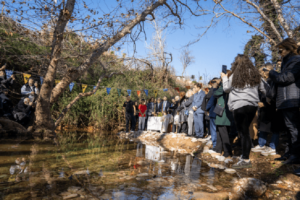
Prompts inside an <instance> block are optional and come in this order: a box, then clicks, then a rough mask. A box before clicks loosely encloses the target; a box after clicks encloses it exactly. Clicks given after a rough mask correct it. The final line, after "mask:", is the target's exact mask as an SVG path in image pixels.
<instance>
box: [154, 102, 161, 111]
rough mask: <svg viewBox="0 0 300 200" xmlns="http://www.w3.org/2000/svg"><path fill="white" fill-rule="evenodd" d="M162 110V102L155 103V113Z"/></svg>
mask: <svg viewBox="0 0 300 200" xmlns="http://www.w3.org/2000/svg"><path fill="white" fill-rule="evenodd" d="M159 112H162V102H160V103H156V108H155V113H159Z"/></svg>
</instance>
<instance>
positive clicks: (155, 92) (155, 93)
mask: <svg viewBox="0 0 300 200" xmlns="http://www.w3.org/2000/svg"><path fill="white" fill-rule="evenodd" d="M154 96H155V98H156V97H157V90H154Z"/></svg>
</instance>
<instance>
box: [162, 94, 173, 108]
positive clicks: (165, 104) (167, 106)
mask: <svg viewBox="0 0 300 200" xmlns="http://www.w3.org/2000/svg"><path fill="white" fill-rule="evenodd" d="M170 106H171V104H170V102H168V98H167V97H166V96H164V98H163V102H162V112H167V111H168V110H169V107H170Z"/></svg>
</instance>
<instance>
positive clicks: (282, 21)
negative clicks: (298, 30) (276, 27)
mask: <svg viewBox="0 0 300 200" xmlns="http://www.w3.org/2000/svg"><path fill="white" fill-rule="evenodd" d="M271 2H272V3H273V5H274V7H275V9H276V12H277V15H278V20H279V22H280V24H281V26H282V27H283V29H284V30H285V32H286V34H287V35H288V36H289V37H290V38H293V32H292V30H291V29H290V27H289V25H288V24H287V23H286V20H285V19H284V17H283V14H282V9H281V7H280V5H279V3H278V1H277V0H271Z"/></svg>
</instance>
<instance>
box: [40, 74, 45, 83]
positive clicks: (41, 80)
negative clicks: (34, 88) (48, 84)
mask: <svg viewBox="0 0 300 200" xmlns="http://www.w3.org/2000/svg"><path fill="white" fill-rule="evenodd" d="M40 82H41V85H42V84H43V82H44V78H43V77H41V76H40Z"/></svg>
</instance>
